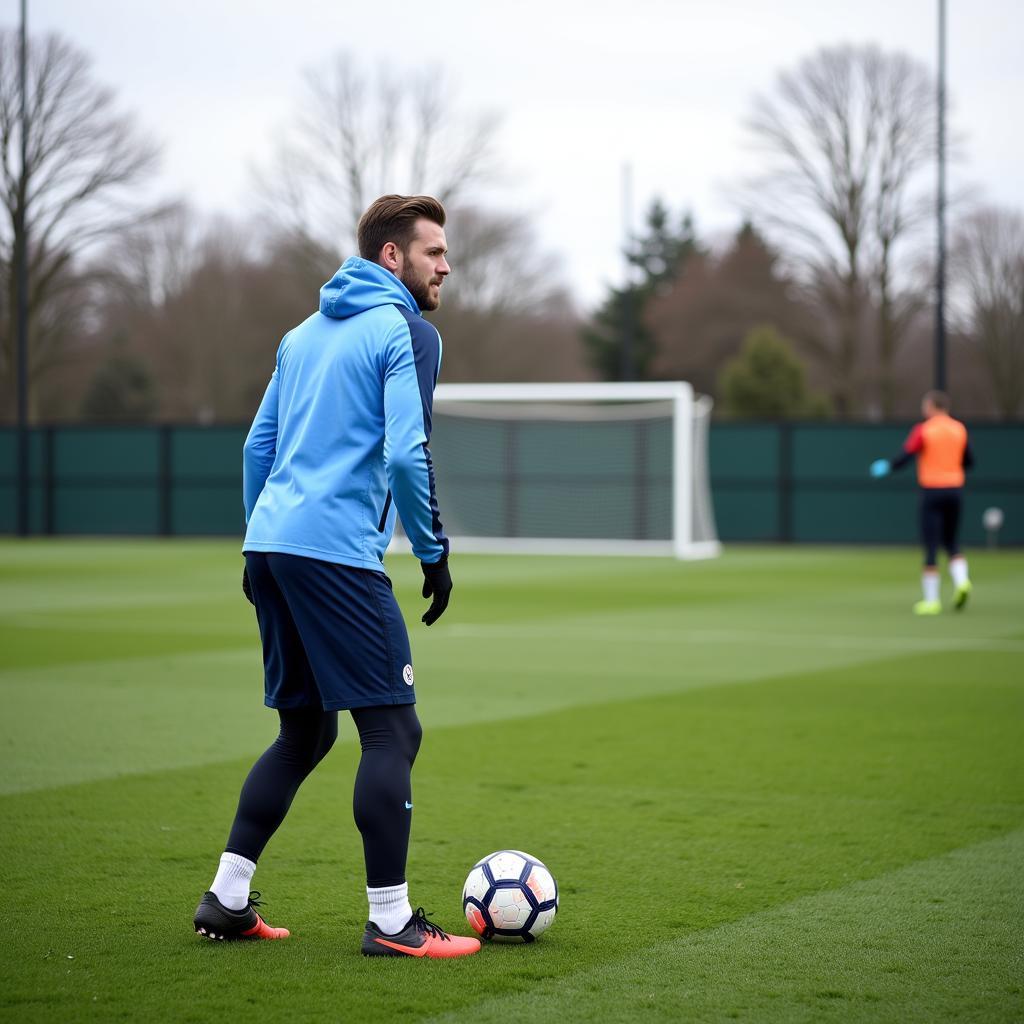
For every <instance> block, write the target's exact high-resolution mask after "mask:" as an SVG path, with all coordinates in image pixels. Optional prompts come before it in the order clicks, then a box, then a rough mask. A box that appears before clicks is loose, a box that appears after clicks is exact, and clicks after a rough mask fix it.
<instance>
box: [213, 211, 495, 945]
mask: <svg viewBox="0 0 1024 1024" xmlns="http://www.w3.org/2000/svg"><path fill="white" fill-rule="evenodd" d="M444 223H445V211H444V208H443V207H442V205H441V204H440V203H439V202H438V201H437V200H436V199H432V198H430V197H428V196H412V197H409V196H397V195H388V196H382V197H381V198H380V199H378V200H377V201H376V202H374V203H373V204H372V205H371V206H370V207H369V208H368V209H367V210H366V212H365V213H364V214H363V216H362V218H361V219H360V221H359V227H358V232H357V234H358V243H359V253H360V258H352V259H349V260H347V261H346V262H345V263H344V264H342V266H341V268H340V269H339V270H338V272H337V273H336V274H335V275H334V277H333V278H332V279H331V280H330V281H329V282H328V283H327V284H325V285H324V287H323V288H322V289H321V290H320V309H319V312H316V313H314V314H313V315H312V316H311V317H309V319H307V320H305V321H304V322H303V323H301V324H299V326H298V327H296V328H294V330H292V331H289V333H288V334H286V335H285V337H284V339H283V341H282V342H281V345H280V347H279V348H278V351H277V363H276V367H275V369H274V373H273V375H272V376H271V378H270V383H269V385H268V386H267V390H266V394H265V395H264V396H263V401H262V403H261V404H260V407H259V411H258V412H257V413H256V418H255V420H254V421H253V424H252V428H251V429H250V431H249V436H248V438H247V439H246V442H245V449H244V458H243V490H244V502H245V514H246V523H247V527H246V534H245V544H244V546H243V551H244V554H245V570H244V572H243V574H242V589H243V591H244V593H245V596H246V597H247V598H248V599H249V600H250V601H251V602H252V603H253V604H254V605H255V608H256V618H257V620H258V622H259V629H260V636H261V638H262V642H263V666H264V682H265V701H264V702H265V703H266V705H267V706H268V707H272V708H276V709H277V712H278V715H279V716H280V734H279V735H278V737H277V739H276V740H275V741H274V743H273V744H272V745H271V746H270V747H269V749H268V750H267V751H266V752H265V753H264V754H263V755H262V756H261V757H260V758H259V760H258V761H257V762H256V763H255V765H254V766H253V768H252V770H251V771H250V772H249V775H248V777H247V779H246V780H245V784H244V785H243V786H242V792H241V796H240V798H239V802H238V810H237V812H236V814H235V820H234V823H233V825H232V826H231V832H230V835H229V836H228V841H227V846H226V848H225V851H224V854H223V856H222V857H221V859H220V865H219V867H218V869H217V873H216V876H215V878H214V880H213V882H212V884H211V885H210V889H209V891H208V892H207V893H206V894H205V895H204V896H203V898H202V900H201V902H200V904H199V906H198V908H197V909H196V914H195V920H194V925H195V929H196V931H197V932H199V933H200V934H201V935H205V936H207V937H209V938H214V939H242V938H247V939H281V938H285V937H287V935H288V931H287V930H286V929H284V928H273V927H271V926H269V925H268V924H266V922H264V920H263V919H262V917H261V916H260V915H259V914H258V913H257V912H256V909H255V908H256V907H257V906H259V905H260V904H259V902H258V900H259V893H257V892H253V893H251V894H250V892H249V888H250V882H251V880H252V877H253V872H254V871H255V870H256V863H257V861H258V860H259V857H260V854H261V853H262V852H263V848H264V847H265V846H266V844H267V842H268V840H269V839H270V837H271V836H272V835H273V834H274V832H275V831H276V830H277V828H278V826H279V825H280V824H281V822H282V821H283V820H284V817H285V815H286V814H287V813H288V808H289V806H290V805H291V802H292V798H293V797H294V796H295V793H296V791H297V790H298V788H299V786H300V785H301V784H302V782H303V781H304V780H305V778H306V777H307V776H308V775H309V773H310V772H311V771H312V770H313V769H314V768H315V767H316V766H317V764H318V763H319V762H320V760H321V759H322V758H323V757H324V755H325V754H326V753H327V752H328V751H329V750H330V749H331V746H332V744H333V743H334V740H335V739H336V737H337V735H338V712H339V711H348V712H349V713H350V714H351V716H352V718H353V720H354V722H355V726H356V729H357V730H358V732H359V742H360V746H361V749H362V756H361V759H360V762H359V769H358V772H357V773H356V780H355V796H354V800H353V810H354V812H355V821H356V825H357V827H358V828H359V831H360V833H361V835H362V840H363V852H364V856H365V861H366V886H367V888H366V892H367V897H368V899H369V904H370V912H369V920H368V922H367V924H366V928H365V929H364V932H363V937H362V951H363V953H364V954H366V955H368V956H413V957H426V958H431V959H432V958H442V957H443V958H448V957H455V956H464V955H466V954H470V953H475V952H477V950H479V948H480V943H479V941H478V940H477V939H470V938H460V937H458V936H454V935H449V934H448V933H447V932H444V931H443V930H442V929H440V928H439V927H437V926H436V925H435V924H433V923H432V922H430V921H428V920H427V917H426V915H425V914H424V913H423V910H422V908H420V909H419V910H417V911H416V912H415V913H413V910H412V906H411V904H410V902H409V891H408V885H407V884H406V879H405V865H406V854H407V851H408V846H409V829H410V821H411V817H412V815H411V811H412V806H413V804H412V790H411V788H410V773H411V770H412V765H413V761H414V760H415V758H416V753H417V751H418V749H419V745H420V738H421V735H422V732H421V729H420V723H419V720H418V718H417V716H416V710H415V702H416V695H415V689H414V685H413V684H414V679H413V667H412V657H411V655H410V652H409V637H408V635H407V632H406V629H405V625H404V623H403V621H402V617H401V614H400V612H399V609H398V604H397V603H396V601H395V598H394V595H393V594H392V592H391V581H390V580H389V579H388V577H387V575H385V572H384V565H383V559H384V551H385V549H386V548H387V546H388V542H389V541H390V539H391V535H392V532H393V530H394V527H395V517H396V510H397V514H398V515H400V516H401V517H402V524H403V526H404V528H405V532H406V534H407V535H408V537H409V540H410V542H411V545H412V550H413V553H414V554H415V555H416V556H417V557H418V558H419V559H420V562H421V564H422V567H423V575H424V583H423V597H424V598H432V601H431V604H430V607H429V608H428V609H427V611H426V612H425V614H424V615H423V618H422V621H423V622H425V623H426V624H427V625H428V626H430V625H432V624H433V623H434V622H436V621H437V620H438V618H439V617H440V616H441V615H442V613H443V612H444V610H445V608H446V607H447V605H448V600H449V595H450V594H451V590H452V580H451V576H450V575H449V572H448V539H447V538H446V537H445V534H444V530H443V528H442V526H441V519H440V515H439V512H438V505H437V498H436V496H435V492H434V470H433V464H432V462H431V457H430V450H429V449H428V447H427V442H428V441H429V439H430V427H431V412H432V407H433V394H434V386H435V384H436V382H437V375H438V371H439V369H440V364H441V339H440V336H439V335H438V332H437V330H436V329H435V328H434V327H433V326H431V325H430V324H429V323H428V322H427V321H426V320H424V319H423V317H422V315H421V314H422V312H423V311H425V310H433V309H437V307H438V305H439V304H440V290H441V286H442V284H443V283H444V281H445V279H446V278H447V276H448V274H449V271H450V268H449V266H448V261H447V259H446V255H447V252H448V249H447V242H446V240H445V233H444Z"/></svg>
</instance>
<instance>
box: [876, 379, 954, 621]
mask: <svg viewBox="0 0 1024 1024" xmlns="http://www.w3.org/2000/svg"><path fill="white" fill-rule="evenodd" d="M921 412H922V414H923V416H924V421H923V422H921V423H918V424H917V425H916V426H915V427H914V428H913V430H911V431H910V434H909V436H908V437H907V440H906V441H905V442H904V444H903V450H902V451H901V452H900V453H899V455H897V456H896V457H895V458H894V459H891V460H890V459H876V460H875V461H874V462H873V463H872V464H871V475H872V476H874V477H883V476H887V475H888V474H889V473H890V472H891V471H892V470H894V469H902V467H903V466H905V465H906V464H907V463H908V462H909V461H910V460H911V459H913V458H916V459H917V482H918V484H919V485H920V488H921V539H922V542H923V544H924V572H923V573H922V575H921V587H922V590H923V591H924V595H923V598H922V599H921V600H920V601H918V602H917V603H916V604H915V605H914V612H915V614H917V615H938V614H939V612H941V611H942V604H941V603H940V601H939V570H938V552H939V545H940V544H941V545H942V547H944V548H945V549H946V553H947V554H948V556H949V575H950V576H951V577H952V579H953V586H954V588H955V591H954V598H953V607H954V608H956V609H957V611H959V610H960V609H961V608H963V606H964V605H965V604H966V603H967V598H968V596H969V595H970V593H971V581H970V578H969V577H968V575H967V559H966V558H964V556H963V555H962V554H961V553H960V546H959V542H958V533H959V528H960V505H961V496H962V493H963V486H964V470H966V469H970V467H971V466H972V465H973V464H974V457H973V455H972V454H971V446H970V442H969V441H968V438H967V428H966V427H965V426H964V425H963V424H962V423H961V422H960V421H959V420H955V419H953V417H952V416H950V415H949V398H948V397H947V396H946V394H945V393H944V392H942V391H929V392H928V393H927V394H926V395H925V396H924V399H923V400H922V402H921Z"/></svg>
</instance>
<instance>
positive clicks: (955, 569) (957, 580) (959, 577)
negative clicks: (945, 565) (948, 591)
mask: <svg viewBox="0 0 1024 1024" xmlns="http://www.w3.org/2000/svg"><path fill="white" fill-rule="evenodd" d="M949 575H950V576H951V577H952V578H953V586H954V587H962V586H963V585H964V584H965V583H966V582H967V559H966V558H964V556H963V555H957V556H956V558H951V559H950V560H949Z"/></svg>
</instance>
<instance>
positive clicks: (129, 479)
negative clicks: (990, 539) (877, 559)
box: [0, 423, 1024, 544]
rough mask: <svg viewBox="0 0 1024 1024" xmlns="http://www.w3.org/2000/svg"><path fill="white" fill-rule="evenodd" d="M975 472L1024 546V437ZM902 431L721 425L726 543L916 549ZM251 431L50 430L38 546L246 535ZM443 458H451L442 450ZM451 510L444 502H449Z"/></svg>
mask: <svg viewBox="0 0 1024 1024" xmlns="http://www.w3.org/2000/svg"><path fill="white" fill-rule="evenodd" d="M968 426H969V428H970V432H971V444H972V447H973V449H974V453H975V459H976V467H975V469H974V471H973V472H972V473H971V474H970V477H969V481H968V487H967V492H966V500H965V520H964V538H965V540H966V542H967V543H969V544H978V543H981V542H983V541H984V539H985V535H984V530H983V528H982V525H981V515H982V512H983V511H984V509H986V508H988V507H989V506H991V505H996V506H998V507H1000V508H1001V509H1003V511H1004V513H1005V516H1006V524H1005V526H1004V527H1003V530H1002V532H1001V534H1000V543H1004V544H1024V425H1016V424H1014V425H997V424H975V425H971V424H968ZM909 428H910V424H909V423H899V424H884V425H874V424H857V425H844V424H821V423H814V424H809V423H800V424H779V423H716V424H715V425H713V426H712V428H711V441H710V445H711V451H710V462H711V490H712V497H713V501H714V507H715V518H716V520H717V524H718V532H719V536H720V537H721V539H722V540H723V541H776V540H782V541H797V542H811V543H848V542H854V543H901V542H913V541H915V540H916V537H917V520H916V502H915V500H914V498H915V489H916V485H915V482H914V475H913V471H912V468H911V467H908V468H907V470H905V471H904V472H903V473H902V474H899V475H896V476H893V477H890V478H888V479H885V480H880V481H875V480H871V479H869V477H868V475H867V467H868V465H869V463H870V462H871V461H872V459H875V458H878V457H881V456H886V455H891V454H893V453H895V452H896V451H897V450H898V449H899V446H900V444H901V443H902V441H903V439H904V438H905V437H906V434H907V431H908V430H909ZM244 438H245V428H242V427H179V426H175V427H168V426H161V427H134V428H127V427H103V428H101V427H45V428H37V429H34V430H33V431H32V433H31V437H30V528H31V531H32V533H33V534H65V535H66V534H136V535H147V534H163V535H197V534H200V535H201V534H207V535H209V534H221V535H235V536H237V535H239V534H240V533H241V532H242V510H241V450H242V442H243V440H244ZM15 440H16V439H15V432H14V431H13V430H12V429H9V428H7V429H0V533H13V532H14V531H15V528H16V444H15ZM435 454H437V455H438V456H439V457H440V456H441V454H442V453H441V452H440V450H438V451H437V452H436V453H435ZM442 498H443V495H442Z"/></svg>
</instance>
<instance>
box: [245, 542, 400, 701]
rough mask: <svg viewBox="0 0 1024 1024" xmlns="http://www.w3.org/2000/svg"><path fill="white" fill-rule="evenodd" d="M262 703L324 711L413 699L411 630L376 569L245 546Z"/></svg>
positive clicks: (383, 576) (386, 582)
mask: <svg viewBox="0 0 1024 1024" xmlns="http://www.w3.org/2000/svg"><path fill="white" fill-rule="evenodd" d="M245 564H246V569H247V570H248V573H249V583H250V585H251V587H252V595H253V599H254V601H255V602H256V618H257V619H258V620H259V624H260V636H261V637H262V639H263V675H264V687H265V697H264V703H265V704H266V705H267V707H271V708H302V707H322V708H323V709H324V710H325V711H340V710H343V709H348V708H369V707H377V706H378V705H381V704H415V703H416V692H415V690H414V688H413V673H412V656H411V654H410V653H409V634H408V632H407V631H406V628H405V622H404V621H403V619H402V614H401V612H400V611H399V610H398V602H397V601H396V600H395V595H394V594H393V593H392V592H391V580H389V579H388V578H387V576H385V575H384V573H382V572H374V571H373V570H372V569H355V568H352V567H351V566H347V565H336V564H335V563H333V562H321V561H319V560H317V559H315V558H305V557H302V556H300V555H284V554H277V553H272V552H267V553H264V552H253V551H249V552H246V555H245Z"/></svg>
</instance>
